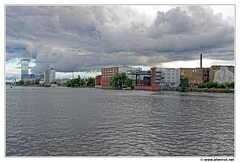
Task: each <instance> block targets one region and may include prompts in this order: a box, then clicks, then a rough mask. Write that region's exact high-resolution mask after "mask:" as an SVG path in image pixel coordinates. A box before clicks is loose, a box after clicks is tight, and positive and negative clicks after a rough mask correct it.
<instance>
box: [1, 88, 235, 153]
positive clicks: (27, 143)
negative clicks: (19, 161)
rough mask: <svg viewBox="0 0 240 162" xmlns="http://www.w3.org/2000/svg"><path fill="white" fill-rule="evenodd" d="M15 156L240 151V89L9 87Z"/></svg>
mask: <svg viewBox="0 0 240 162" xmlns="http://www.w3.org/2000/svg"><path fill="white" fill-rule="evenodd" d="M6 155H7V156H234V94H231V93H204V92H202V93H199V92H185V93H181V92H170V91H169V92H150V91H133V90H132V91H128V90H125V91H124V90H122V91H121V90H119V91H114V90H101V89H94V88H65V87H55V88H44V87H36V88H32V87H14V88H12V89H10V88H9V87H7V90H6Z"/></svg>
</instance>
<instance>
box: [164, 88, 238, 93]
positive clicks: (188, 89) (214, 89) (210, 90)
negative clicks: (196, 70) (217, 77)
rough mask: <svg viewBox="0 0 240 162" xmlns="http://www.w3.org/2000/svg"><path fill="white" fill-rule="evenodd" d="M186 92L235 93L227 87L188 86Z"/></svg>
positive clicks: (179, 89)
mask: <svg viewBox="0 0 240 162" xmlns="http://www.w3.org/2000/svg"><path fill="white" fill-rule="evenodd" d="M160 91H181V88H179V87H177V88H161V89H160ZM185 91H186V92H217V93H234V89H226V88H186V90H185Z"/></svg>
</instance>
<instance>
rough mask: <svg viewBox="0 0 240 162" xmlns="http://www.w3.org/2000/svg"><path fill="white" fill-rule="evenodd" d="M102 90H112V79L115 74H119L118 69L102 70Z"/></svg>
mask: <svg viewBox="0 0 240 162" xmlns="http://www.w3.org/2000/svg"><path fill="white" fill-rule="evenodd" d="M101 72H102V77H101V88H111V86H110V81H111V80H110V78H111V76H114V74H115V73H117V72H118V67H111V68H104V69H102V70H101Z"/></svg>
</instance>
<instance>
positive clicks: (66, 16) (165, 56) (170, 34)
mask: <svg viewBox="0 0 240 162" xmlns="http://www.w3.org/2000/svg"><path fill="white" fill-rule="evenodd" d="M5 16H6V19H5V21H6V22H5V25H6V38H5V42H6V51H5V52H6V53H5V59H6V63H5V72H6V80H12V79H13V78H17V79H20V73H21V72H20V64H19V63H20V60H21V59H22V58H28V59H31V63H30V67H31V68H30V73H33V74H42V73H44V71H45V69H47V68H54V69H56V71H57V78H65V77H67V78H71V77H72V71H74V75H81V76H82V77H95V76H96V75H98V74H100V70H101V68H106V67H112V66H122V65H124V66H135V67H138V66H139V67H142V68H143V69H147V68H149V67H165V68H181V67H183V68H184V67H192V68H195V67H199V66H200V65H199V63H200V61H199V55H200V54H203V67H210V66H211V65H235V53H234V37H235V6H234V5H74V6H73V5H68V6H66V5H65V6H59V5H58V6H57V5H54V6H50V5H44V6H40V5H32V6H29V5H28V6H24V5H21V6H14V5H7V6H6V8H5Z"/></svg>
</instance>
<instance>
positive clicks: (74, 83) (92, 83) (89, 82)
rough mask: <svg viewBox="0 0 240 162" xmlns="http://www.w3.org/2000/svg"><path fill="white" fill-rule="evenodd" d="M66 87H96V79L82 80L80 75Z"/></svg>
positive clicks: (68, 82)
mask: <svg viewBox="0 0 240 162" xmlns="http://www.w3.org/2000/svg"><path fill="white" fill-rule="evenodd" d="M66 86H67V87H80V86H88V87H94V86H95V79H94V78H92V77H89V78H81V77H80V75H78V78H76V79H71V80H69V81H67V82H66Z"/></svg>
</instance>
